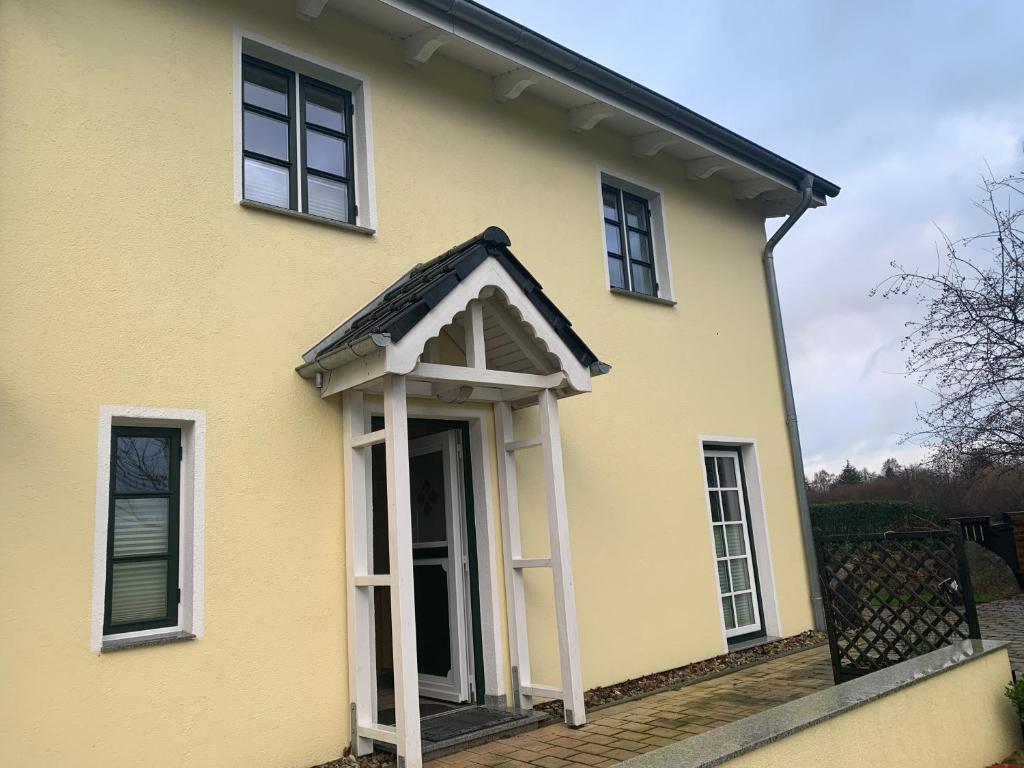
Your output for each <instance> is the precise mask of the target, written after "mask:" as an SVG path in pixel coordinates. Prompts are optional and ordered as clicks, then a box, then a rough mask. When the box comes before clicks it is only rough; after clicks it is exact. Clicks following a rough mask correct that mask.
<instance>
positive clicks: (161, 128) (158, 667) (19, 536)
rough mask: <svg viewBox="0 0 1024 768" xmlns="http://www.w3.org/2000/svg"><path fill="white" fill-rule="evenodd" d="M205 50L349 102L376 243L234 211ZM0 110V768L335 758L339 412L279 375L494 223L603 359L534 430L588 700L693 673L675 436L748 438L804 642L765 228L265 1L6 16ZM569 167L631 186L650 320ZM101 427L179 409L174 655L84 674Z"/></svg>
mask: <svg viewBox="0 0 1024 768" xmlns="http://www.w3.org/2000/svg"><path fill="white" fill-rule="evenodd" d="M236 26H237V27H241V28H243V29H246V30H250V31H252V32H255V33H258V34H260V35H262V36H265V37H268V38H272V39H274V40H278V41H280V42H281V43H282V44H285V45H288V46H291V47H293V48H295V49H299V50H301V51H305V52H308V53H309V54H311V55H314V56H317V57H320V58H323V59H326V60H329V61H332V62H336V63H337V64H338V65H340V66H344V67H348V68H351V69H355V70H358V71H361V72H364V73H366V74H367V75H368V76H369V78H370V83H371V87H372V96H373V116H372V117H373V131H374V142H375V152H376V162H375V169H376V185H377V209H378V220H379V221H378V223H379V233H378V234H377V235H376V236H375V237H367V236H363V235H359V234H355V233H350V232H345V231H341V230H338V229H335V228H331V227H325V226H320V225H315V224H311V223H309V222H304V221H298V220H295V219H292V218H288V217H284V216H280V215H275V214H269V213H265V212H260V211H253V210H248V209H243V208H242V207H240V206H238V205H237V204H236V203H235V202H234V175H235V169H234V167H233V166H234V150H233V123H232V120H233V118H232V110H233V101H232V100H233V83H232V77H233V56H234V53H233V47H232V39H233V33H234V29H235V27H236ZM0 104H3V110H2V112H0V128H2V141H0V178H2V179H3V190H2V191H0V232H2V239H0V270H2V272H0V275H2V279H0V408H2V412H0V510H2V512H3V520H4V529H3V535H2V536H0V584H2V585H3V589H2V598H0V620H2V622H3V626H4V627H5V630H4V631H3V632H2V633H0V764H3V765H11V766H15V765H16V766H34V765H49V764H55V763H56V762H61V761H63V762H65V763H66V764H70V765H82V766H89V765H101V764H102V765H110V764H131V763H133V762H135V761H140V762H142V761H144V762H145V764H147V765H153V766H160V765H181V764H188V765H190V766H195V767H196V768H199V767H200V766H225V765H246V766H300V765H304V764H311V763H314V762H317V761H320V760H326V759H329V758H332V757H336V756H337V755H338V754H339V753H340V750H341V748H342V747H343V746H344V745H345V744H347V743H348V714H347V692H346V669H345V653H346V651H345V648H346V645H345V642H346V637H345V635H346V629H345V618H344V617H345V613H344V590H343V578H342V575H343V573H344V559H343V555H344V541H343V535H342V515H341V509H342V507H341V503H342V478H341V466H342V456H341V434H340V405H339V403H338V402H337V399H334V400H321V399H320V398H319V397H318V393H317V392H316V390H315V389H313V388H312V387H311V386H310V385H309V383H308V382H305V381H303V380H301V379H300V378H299V377H298V376H296V375H295V373H294V372H293V370H292V369H293V367H294V366H295V365H296V364H297V362H298V361H299V354H300V353H301V352H302V351H303V350H305V349H306V348H307V347H308V346H309V345H310V344H311V343H313V342H314V341H316V340H317V339H319V338H320V337H321V336H322V334H324V333H325V332H327V331H328V330H330V329H331V328H333V327H334V326H335V325H336V324H337V323H338V322H339V321H340V320H342V319H343V318H344V317H345V316H346V315H348V314H349V313H350V312H351V311H352V310H353V309H355V308H357V307H358V306H361V305H362V304H363V303H364V302H365V301H367V300H368V299H369V298H370V297H372V296H373V295H374V294H375V293H376V292H377V291H379V290H380V289H382V288H384V287H385V286H386V285H387V284H388V283H390V282H391V281H392V280H393V279H394V278H396V277H397V276H398V275H400V274H401V273H403V272H404V271H405V270H406V269H408V267H409V266H410V265H411V264H413V263H415V262H417V261H422V260H425V259H427V258H430V257H432V256H434V255H436V254H437V253H440V252H442V251H444V250H446V249H448V248H449V247H450V246H452V245H453V244H456V243H458V242H461V241H463V240H465V239H466V238H467V237H469V236H471V235H473V234H475V233H477V232H479V231H481V230H482V229H484V228H485V227H486V226H488V225H492V224H496V225H499V226H501V227H503V228H504V229H505V230H506V231H507V232H508V233H509V234H510V236H511V238H512V241H513V250H514V252H515V253H516V255H517V256H518V257H519V258H520V259H521V260H522V261H523V262H524V263H525V264H526V265H527V266H528V268H529V269H530V270H531V271H532V272H533V273H534V274H535V275H536V277H537V278H538V279H539V280H540V281H541V283H542V284H543V285H544V287H545V290H546V291H547V293H548V295H549V296H550V297H551V298H552V299H553V300H554V301H555V302H556V303H557V304H558V305H559V306H560V307H561V308H562V309H563V310H564V311H565V313H566V314H567V315H568V316H569V317H570V318H571V319H572V320H573V323H574V325H575V327H576V329H577V330H578V331H579V333H580V334H581V336H583V338H584V339H585V340H586V341H587V342H588V343H589V344H590V345H591V346H592V347H593V348H594V349H595V350H596V351H597V352H598V353H599V355H600V356H601V358H602V359H603V360H607V361H609V362H611V363H612V364H613V365H614V371H613V372H612V374H611V375H608V376H605V377H602V378H599V379H597V380H596V381H595V392H594V393H593V394H591V395H587V396H583V397H577V398H573V399H570V400H567V401H564V402H563V403H562V409H561V414H562V427H563V434H564V451H565V464H566V472H567V476H566V480H567V488H568V498H569V504H570V517H571V536H572V546H573V557H574V562H575V576H576V587H577V602H578V608H579V623H580V631H581V637H582V646H583V647H582V659H583V670H584V678H585V684H586V685H587V686H588V687H589V686H594V685H600V684H604V683H609V682H613V681H617V680H621V679H624V678H626V677H630V676H633V675H636V674H640V673H644V672H651V671H655V670H659V669H664V668H669V667H673V666H676V665H679V664H682V663H685V662H688V661H692V660H695V659H699V658H703V657H707V656H710V655H713V654H716V653H719V652H721V651H722V649H723V640H722V632H721V627H720V623H719V614H718V608H717V604H716V601H717V597H716V587H715V577H714V568H713V564H712V559H711V546H710V543H709V531H708V521H707V519H706V511H705V509H706V508H705V501H704V498H703V486H702V480H701V462H700V456H699V451H698V435H700V434H709V433H710V434H717V435H737V436H744V437H752V438H755V439H756V440H757V441H758V446H759V451H760V459H761V474H762V478H763V487H764V496H765V502H766V507H767V513H768V525H769V529H770V535H771V539H772V542H773V549H774V552H773V556H774V566H775V576H776V582H777V593H778V601H779V610H780V615H781V621H782V627H783V631H784V632H785V633H786V634H791V633H795V632H799V631H801V630H804V629H806V628H808V627H809V626H810V623H811V617H810V610H809V605H808V599H807V583H806V576H805V573H804V566H803V560H802V554H801V545H800V537H799V526H798V519H797V512H796V503H795V494H794V488H793V485H792V478H791V475H790V469H789V454H788V448H787V445H786V435H785V431H784V421H783V414H782V406H781V396H780V389H779V384H778V379H777V375H776V370H775V364H774V358H773V349H772V341H771V333H770V327H769V321H768V311H767V302H766V297H765V290H764V284H763V277H762V273H761V267H760V262H759V255H760V248H761V246H762V244H763V242H764V230H763V226H762V221H761V219H760V217H759V215H758V214H757V212H756V211H755V210H754V209H753V208H752V207H750V206H748V205H745V204H742V203H739V202H737V201H735V200H734V199H733V198H732V196H731V194H730V192H729V190H728V188H727V187H726V186H724V185H720V184H717V183H713V182H706V183H701V184H696V183H691V182H688V181H686V180H685V179H684V174H683V173H682V169H681V168H680V167H679V166H678V164H677V163H675V162H673V161H664V160H659V159H657V158H655V159H650V160H644V161H639V160H636V159H634V158H633V157H632V156H631V154H630V152H629V147H628V143H627V142H626V141H625V140H624V139H622V138H621V137H617V136H615V135H612V134H610V133H607V132H604V131H602V130H600V129H598V130H595V131H593V132H591V133H589V134H585V135H579V134H574V133H571V132H570V131H568V130H567V129H566V125H565V115H564V113H563V112H561V111H559V110H556V109H553V108H551V107H549V106H546V105H545V104H543V103H542V102H540V101H538V100H536V99H534V98H532V97H531V96H530V94H529V93H527V94H526V95H524V96H523V97H521V98H520V99H518V100H516V101H514V102H511V103H508V104H497V103H496V102H495V101H494V99H493V95H492V90H491V83H490V81H489V80H488V79H487V78H485V77H484V76H482V75H480V74H479V73H476V72H473V71H471V70H469V69H466V68H464V67H462V66H459V65H457V64H455V63H453V62H450V61H448V60H446V59H444V58H443V57H440V56H439V57H435V58H434V59H433V60H432V61H431V62H430V63H429V65H427V66H423V67H419V68H417V69H415V70H414V69H410V68H409V67H407V66H406V65H405V64H404V63H403V61H402V51H401V45H400V43H399V41H396V40H394V39H391V38H389V37H386V36H384V35H382V34H380V33H378V32H376V31H374V30H372V29H369V28H367V27H365V26H362V25H360V24H358V23H356V22H353V21H351V20H349V19H344V18H342V17H340V16H338V15H336V14H334V13H333V12H331V11H328V12H326V13H325V14H324V16H323V17H322V18H321V19H320V20H318V21H317V22H316V23H314V24H308V23H303V22H300V21H297V20H296V19H295V16H294V4H293V3H289V2H270V1H269V0H264V1H263V2H252V3H241V2H237V3H231V2H221V3H213V2H211V3H198V2H171V1H170V0H164V1H162V2H158V1H156V0H152V1H150V2H145V3H138V2H128V0H91V1H90V2H88V3H72V2H57V1H56V0H46V1H44V2H36V1H31V2H30V1H29V0H4V2H2V3H0ZM599 165H600V166H604V167H606V168H609V169H611V170H613V171H615V172H617V173H620V174H622V175H625V176H629V177H633V178H636V179H639V180H641V181H644V182H646V183H647V184H649V185H650V186H652V187H656V188H658V189H660V190H661V191H662V193H663V196H664V201H665V208H666V223H667V229H668V239H669V243H670V247H671V257H672V262H673V273H674V283H675V293H676V297H677V298H678V300H679V304H678V306H676V307H674V308H670V307H665V306H659V305H653V304H648V303H643V302H640V301H635V300H631V299H628V298H622V297H618V296H613V295H610V294H609V293H608V291H607V290H606V288H605V275H604V262H603V249H602V239H601V238H602V235H601V226H600V221H599V213H598V210H599V208H598V192H597V167H598V166H599ZM103 404H124V405H143V406H159V407H178V408H194V409H201V410H203V411H205V413H206V417H207V491H206V516H207V523H206V567H205V581H206V603H205V607H206V635H205V637H203V638H201V639H200V640H198V641H196V642H192V643H187V644H179V645H169V646H162V647H157V648H148V649H140V650H134V651H128V652H123V653H117V654H109V655H100V654H96V653H91V652H90V651H89V627H90V590H91V582H92V553H93V524H94V498H95V473H96V464H97V455H96V442H97V440H96V438H97V419H98V409H99V407H100V405H103ZM523 418H524V419H525V421H524V422H523V423H522V424H520V425H519V427H520V428H522V429H529V424H528V420H529V418H530V417H529V416H524V417H523ZM525 461H529V459H526V460H525ZM523 479H524V492H523V493H524V499H526V500H529V499H531V498H532V497H533V496H532V492H533V491H534V490H535V486H536V473H535V472H533V471H531V470H530V468H529V467H528V466H524V478H523ZM528 506H529V505H528V504H524V509H526V508H527V507H528ZM536 511H537V510H536V508H533V512H534V513H536ZM526 514H530V511H529V510H527V512H526ZM534 527H535V526H534ZM541 535H542V534H539V533H538V534H531V541H535V540H537V537H538V536H541ZM538 546H539V545H538ZM532 591H533V590H532ZM535 603H536V605H535V606H534V607H532V608H531V616H532V618H533V624H532V629H533V630H534V633H533V634H534V640H535V650H536V656H537V659H536V661H535V664H534V666H535V670H536V677H537V678H538V679H545V678H546V681H548V682H552V681H553V680H554V675H555V664H554V661H553V646H552V643H551V642H544V639H545V637H546V634H545V633H548V632H553V629H552V627H551V624H550V614H549V611H548V607H549V605H547V604H545V603H544V602H543V601H542V600H537V601H535ZM506 679H507V676H506Z"/></svg>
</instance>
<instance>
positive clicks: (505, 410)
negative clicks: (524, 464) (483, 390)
mask: <svg viewBox="0 0 1024 768" xmlns="http://www.w3.org/2000/svg"><path fill="white" fill-rule="evenodd" d="M494 428H495V434H496V436H497V441H496V442H497V447H498V487H499V492H500V493H501V504H500V508H501V543H502V553H503V555H504V557H503V558H502V559H503V560H504V561H505V603H506V614H507V616H508V634H509V642H508V646H509V662H510V664H511V666H512V706H514V707H516V708H517V709H529V708H530V707H531V706H532V705H533V697H532V696H530V695H528V694H526V693H524V692H523V685H524V684H529V682H530V681H531V680H532V679H533V678H532V677H531V675H530V644H529V641H528V638H527V634H526V597H525V589H524V585H523V572H522V570H521V569H519V568H516V567H515V563H516V561H518V560H520V559H521V558H522V556H523V555H522V544H521V540H520V536H519V493H518V480H517V477H516V458H515V454H514V453H513V452H512V451H510V450H508V448H507V446H508V445H509V444H510V443H511V442H512V438H513V434H512V408H511V407H509V404H508V403H495V404H494Z"/></svg>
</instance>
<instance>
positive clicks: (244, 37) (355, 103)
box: [231, 28, 377, 234]
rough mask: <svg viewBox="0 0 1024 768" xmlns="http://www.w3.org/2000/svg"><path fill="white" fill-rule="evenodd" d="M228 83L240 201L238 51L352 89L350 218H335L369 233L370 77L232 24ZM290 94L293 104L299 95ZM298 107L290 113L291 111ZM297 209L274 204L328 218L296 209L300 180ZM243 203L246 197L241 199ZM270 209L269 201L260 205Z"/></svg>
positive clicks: (373, 196) (373, 224) (373, 205)
mask: <svg viewBox="0 0 1024 768" xmlns="http://www.w3.org/2000/svg"><path fill="white" fill-rule="evenodd" d="M233 55H234V57H233V65H232V66H233V68H234V73H233V79H232V83H233V88H232V93H231V99H232V107H231V109H232V114H233V115H234V153H233V157H234V177H235V202H236V203H239V204H242V203H243V200H244V190H243V188H242V56H243V55H246V56H253V57H254V58H257V59H260V60H262V61H265V62H267V63H269V64H275V65H277V66H279V67H282V68H283V69H287V70H290V71H292V72H295V73H297V74H299V75H307V76H308V77H311V78H314V79H316V80H320V81H322V82H324V83H327V84H328V85H333V86H336V87H338V88H341V89H343V90H346V91H348V92H349V93H350V94H352V112H353V114H352V136H351V138H352V166H353V169H352V184H353V187H354V189H355V204H356V209H357V213H356V220H355V222H353V223H351V224H349V223H346V222H336V223H337V225H338V226H340V227H352V228H355V229H360V230H363V231H366V232H367V233H369V234H373V233H374V232H376V230H377V192H376V179H375V176H374V164H373V122H372V110H371V105H370V81H369V78H367V76H366V75H364V74H362V73H360V72H356V71H355V70H352V69H348V68H346V67H341V66H339V65H337V64H335V63H334V62H330V61H327V60H325V59H322V58H319V57H317V56H313V55H311V54H308V53H305V52H303V51H299V50H296V49H294V48H291V47H289V46H286V45H283V44H282V43H278V42H276V41H274V40H271V39H269V38H266V37H263V36H262V35H257V34H255V33H252V32H247V31H245V30H242V29H239V28H236V29H235V31H234V51H233ZM294 90H296V93H295V94H293V98H294V99H296V104H295V109H296V110H297V109H298V98H299V94H298V91H297V89H294ZM297 114H298V112H296V115H297ZM298 187H299V189H298V196H299V197H298V200H297V203H298V210H292V209H287V208H282V209H280V210H281V212H282V213H287V214H292V215H296V216H299V217H301V218H311V219H316V220H318V221H329V220H327V219H322V218H321V217H319V216H314V215H312V214H308V213H303V212H302V189H301V187H302V185H301V184H299V185H298ZM246 203H248V201H246ZM260 207H266V208H272V206H262V205H261V206H260Z"/></svg>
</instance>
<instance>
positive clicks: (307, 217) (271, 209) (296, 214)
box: [238, 200, 377, 235]
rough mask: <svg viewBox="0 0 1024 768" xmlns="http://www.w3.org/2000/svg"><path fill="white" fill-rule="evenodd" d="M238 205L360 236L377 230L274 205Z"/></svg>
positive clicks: (247, 202)
mask: <svg viewBox="0 0 1024 768" xmlns="http://www.w3.org/2000/svg"><path fill="white" fill-rule="evenodd" d="M238 204H239V205H240V206H242V207H243V208H251V209H253V210H255V211H267V212H268V213H279V214H281V215H282V216H291V217H292V218H293V219H302V220H303V221H310V222H312V223H314V224H323V225H325V226H328V227H334V228H336V229H347V230H348V231H349V232H358V233H359V234H361V235H375V234H377V230H375V229H370V228H369V227H360V226H359V225H358V224H348V223H347V222H344V221H335V220H334V219H327V218H324V217H323V216H314V215H313V214H312V213H303V212H302V211H293V210H292V209H291V208H279V207H277V206H276V205H267V204H266V203H257V202H256V201H255V200H239V201H238Z"/></svg>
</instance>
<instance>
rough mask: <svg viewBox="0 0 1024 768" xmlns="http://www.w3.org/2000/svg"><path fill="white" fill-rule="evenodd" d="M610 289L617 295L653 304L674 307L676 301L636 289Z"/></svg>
mask: <svg viewBox="0 0 1024 768" xmlns="http://www.w3.org/2000/svg"><path fill="white" fill-rule="evenodd" d="M608 290H609V291H611V292H612V293H614V294H615V295H616V296H628V297H629V298H631V299H637V300H638V301H649V302H651V303H652V304H663V305H665V306H666V307H674V306H675V305H676V302H675V301H673V300H672V299H663V298H661V296H648V295H647V294H646V293H636V292H635V291H626V290H623V289H622V288H609V289H608Z"/></svg>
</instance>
